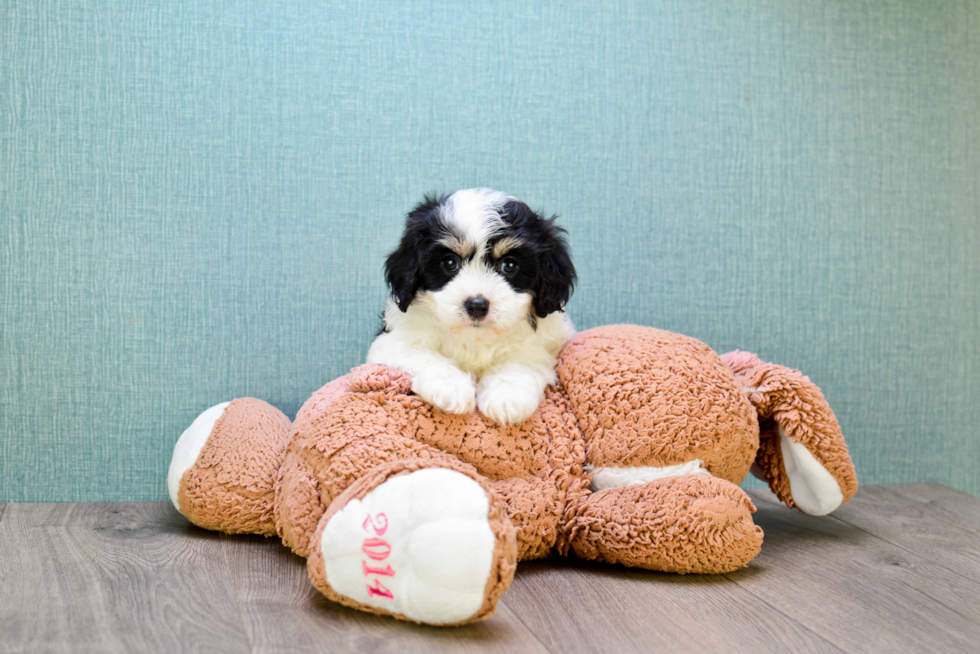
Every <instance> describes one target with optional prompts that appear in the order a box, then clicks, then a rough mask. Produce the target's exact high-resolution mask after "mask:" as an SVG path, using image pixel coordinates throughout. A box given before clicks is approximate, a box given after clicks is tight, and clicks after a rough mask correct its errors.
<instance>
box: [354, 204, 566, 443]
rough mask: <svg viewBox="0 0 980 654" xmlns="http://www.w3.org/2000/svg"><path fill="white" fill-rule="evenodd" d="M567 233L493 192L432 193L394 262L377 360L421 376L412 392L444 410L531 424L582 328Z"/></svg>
mask: <svg viewBox="0 0 980 654" xmlns="http://www.w3.org/2000/svg"><path fill="white" fill-rule="evenodd" d="M564 234H565V230H564V229H562V228H561V227H558V226H557V225H555V218H554V217H552V218H542V217H541V216H539V215H538V214H537V213H535V212H534V211H532V210H531V209H530V208H529V207H528V206H527V205H526V204H524V203H523V202H521V201H520V200H517V199H516V198H513V197H511V196H509V195H505V194H504V193H499V192H497V191H492V190H490V189H485V188H479V189H470V190H465V191H457V192H456V193H453V194H452V195H448V196H442V197H439V198H435V197H426V199H425V201H424V202H422V203H421V204H420V205H418V206H417V207H415V209H413V210H412V211H411V213H409V214H408V219H407V220H406V223H405V233H404V235H403V236H402V239H401V243H400V244H399V246H398V248H397V249H396V250H395V251H394V252H392V253H391V254H390V255H389V256H388V259H387V261H386V262H385V278H386V280H387V282H388V286H389V288H390V289H391V298H390V299H389V300H388V303H387V305H386V307H385V312H384V317H383V320H384V326H383V328H382V330H381V332H380V333H379V334H378V336H377V338H376V339H375V340H374V343H373V344H372V345H371V349H370V351H369V352H368V363H383V364H386V365H389V366H392V367H394V368H399V369H401V370H404V371H406V372H408V373H410V374H411V375H412V391H414V392H415V394H416V395H419V396H421V397H422V398H423V399H424V400H426V401H427V402H429V403H430V404H432V405H434V406H436V407H438V408H439V409H441V410H442V411H445V412H448V413H469V412H471V411H473V410H474V409H476V408H479V410H480V412H482V413H483V414H484V415H485V416H487V417H488V418H490V419H491V420H493V421H495V422H497V423H498V424H503V425H508V424H517V423H519V422H523V421H524V420H525V419H526V418H528V417H529V416H530V415H531V414H532V413H534V410H535V409H536V408H537V406H538V404H540V402H541V400H542V399H543V398H544V389H545V387H547V386H548V385H549V384H553V383H554V382H555V381H556V377H555V363H556V361H557V356H558V351H559V350H561V348H562V346H563V345H564V344H565V341H567V340H568V338H569V337H570V336H571V335H572V334H573V332H574V327H573V326H572V322H571V321H570V320H569V319H568V317H567V316H566V315H565V312H564V311H563V307H564V306H565V303H566V302H568V299H569V297H570V296H571V293H572V289H573V286H574V284H575V267H574V266H573V265H572V260H571V257H570V256H569V252H568V246H567V244H566V242H565V238H564Z"/></svg>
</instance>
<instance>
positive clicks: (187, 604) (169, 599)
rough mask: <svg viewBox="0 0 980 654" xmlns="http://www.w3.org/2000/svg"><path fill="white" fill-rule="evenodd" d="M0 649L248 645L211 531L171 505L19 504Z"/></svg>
mask: <svg viewBox="0 0 980 654" xmlns="http://www.w3.org/2000/svg"><path fill="white" fill-rule="evenodd" d="M0 552H3V555H2V556H0V634H3V638H2V639H0V652H125V653H129V652H173V651H186V652H194V651H200V652H248V651H249V647H248V643H247V641H246V639H245V635H244V628H243V625H242V621H241V618H240V616H239V614H238V609H237V606H236V605H235V603H234V601H233V599H232V596H231V589H230V588H229V587H228V586H227V581H226V572H225V570H224V565H225V563H224V558H223V556H222V554H221V551H220V541H219V539H218V536H217V535H216V534H212V533H208V532H204V531H201V530H198V529H196V528H193V527H190V526H189V525H188V523H187V522H186V521H185V520H184V519H183V518H182V517H181V516H179V515H178V514H177V513H176V512H175V511H174V509H173V507H172V506H170V505H169V503H166V502H159V503H123V504H48V505H38V504H15V505H8V507H7V510H6V511H5V513H4V516H3V521H2V522H0Z"/></svg>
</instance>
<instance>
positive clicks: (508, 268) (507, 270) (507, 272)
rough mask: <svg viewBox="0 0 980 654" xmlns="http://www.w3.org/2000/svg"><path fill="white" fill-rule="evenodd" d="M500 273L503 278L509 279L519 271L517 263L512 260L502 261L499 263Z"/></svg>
mask: <svg viewBox="0 0 980 654" xmlns="http://www.w3.org/2000/svg"><path fill="white" fill-rule="evenodd" d="M499 267H500V272H501V273H502V274H503V275H504V276H505V277H510V276H511V275H516V274H517V271H518V270H520V269H521V267H520V266H519V265H517V262H516V261H514V260H513V259H504V260H503V261H501V262H500V266H499Z"/></svg>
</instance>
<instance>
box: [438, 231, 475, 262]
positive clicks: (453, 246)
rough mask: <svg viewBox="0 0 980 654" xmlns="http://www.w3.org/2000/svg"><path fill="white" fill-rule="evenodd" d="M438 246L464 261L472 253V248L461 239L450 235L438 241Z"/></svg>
mask: <svg viewBox="0 0 980 654" xmlns="http://www.w3.org/2000/svg"><path fill="white" fill-rule="evenodd" d="M438 242H439V245H444V246H446V247H447V248H449V249H450V250H452V251H453V252H455V253H456V254H458V255H459V256H461V257H463V258H464V259H466V258H467V257H469V256H470V254H471V253H472V252H473V246H472V245H470V244H469V243H467V242H466V241H464V240H463V239H461V238H460V237H458V236H456V235H454V234H450V235H449V236H445V237H443V238H441V239H439V241H438Z"/></svg>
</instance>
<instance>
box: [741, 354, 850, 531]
mask: <svg viewBox="0 0 980 654" xmlns="http://www.w3.org/2000/svg"><path fill="white" fill-rule="evenodd" d="M722 360H723V361H725V363H726V364H728V366H729V367H730V368H731V369H732V372H734V373H735V378H736V379H737V380H738V382H739V383H740V384H741V385H742V387H743V388H744V389H745V391H746V392H747V393H748V394H749V401H750V402H752V404H753V405H754V406H755V408H756V411H757V412H758V414H759V453H758V455H757V456H756V460H755V463H756V466H755V468H756V469H758V470H759V472H761V474H762V477H763V479H764V481H767V482H769V487H770V488H771V489H772V491H773V492H774V493H775V494H776V495H777V496H778V497H779V499H781V500H782V501H783V502H785V503H786V504H787V505H788V506H790V507H794V508H797V509H799V510H800V511H803V512H804V513H808V514H810V515H826V514H828V513H830V512H831V511H833V510H834V509H836V508H837V507H838V506H840V505H841V504H843V503H844V502H846V501H847V500H848V499H850V498H851V496H852V495H854V493H855V492H856V491H857V474H856V472H855V470H854V465H853V464H852V463H851V457H850V455H849V454H848V451H847V445H845V443H844V437H843V435H842V434H841V430H840V425H839V424H838V423H837V418H836V417H835V416H834V412H833V411H831V409H830V406H829V405H828V404H827V401H826V400H825V399H824V397H823V393H821V392H820V389H819V388H818V387H817V385H816V384H814V383H813V382H812V381H810V378H809V377H806V376H805V375H803V374H802V373H801V372H800V371H799V370H791V369H790V368H787V367H785V366H779V365H776V364H773V363H765V362H764V361H761V360H760V359H759V358H758V357H757V356H755V355H754V354H751V353H749V352H740V351H738V350H736V351H735V352H729V353H728V354H724V355H722Z"/></svg>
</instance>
